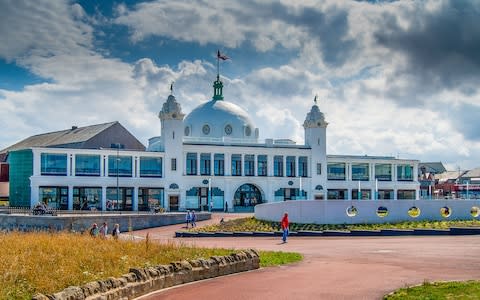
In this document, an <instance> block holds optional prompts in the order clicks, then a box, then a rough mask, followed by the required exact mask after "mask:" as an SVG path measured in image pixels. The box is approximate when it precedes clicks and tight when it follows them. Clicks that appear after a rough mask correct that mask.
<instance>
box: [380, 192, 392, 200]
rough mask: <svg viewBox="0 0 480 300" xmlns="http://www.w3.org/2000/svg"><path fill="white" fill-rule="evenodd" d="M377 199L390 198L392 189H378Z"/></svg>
mask: <svg viewBox="0 0 480 300" xmlns="http://www.w3.org/2000/svg"><path fill="white" fill-rule="evenodd" d="M377 199H379V200H392V199H393V190H378V196H377Z"/></svg>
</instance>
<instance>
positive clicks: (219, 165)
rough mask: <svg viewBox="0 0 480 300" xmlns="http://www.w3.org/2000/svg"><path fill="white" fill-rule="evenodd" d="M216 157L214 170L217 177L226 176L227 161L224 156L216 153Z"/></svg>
mask: <svg viewBox="0 0 480 300" xmlns="http://www.w3.org/2000/svg"><path fill="white" fill-rule="evenodd" d="M213 157H214V168H215V176H223V175H225V159H224V155H223V154H220V153H215V155H214V156H213Z"/></svg>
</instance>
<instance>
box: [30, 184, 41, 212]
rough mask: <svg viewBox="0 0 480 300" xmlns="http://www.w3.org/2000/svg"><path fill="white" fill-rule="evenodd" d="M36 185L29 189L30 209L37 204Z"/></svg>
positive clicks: (37, 191)
mask: <svg viewBox="0 0 480 300" xmlns="http://www.w3.org/2000/svg"><path fill="white" fill-rule="evenodd" d="M38 193H39V190H38V185H32V186H31V187H30V199H31V200H30V208H33V207H34V206H35V205H36V204H37V203H38Z"/></svg>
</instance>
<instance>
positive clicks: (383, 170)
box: [375, 164, 392, 181]
mask: <svg viewBox="0 0 480 300" xmlns="http://www.w3.org/2000/svg"><path fill="white" fill-rule="evenodd" d="M375 179H378V181H391V180H392V165H390V164H376V165H375Z"/></svg>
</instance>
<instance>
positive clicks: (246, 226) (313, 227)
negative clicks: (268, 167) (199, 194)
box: [190, 217, 480, 232]
mask: <svg viewBox="0 0 480 300" xmlns="http://www.w3.org/2000/svg"><path fill="white" fill-rule="evenodd" d="M450 227H480V221H479V220H469V221H412V222H401V223H392V224H390V223H386V224H336V225H331V224H300V223H290V231H299V230H310V231H323V230H380V229H416V228H417V229H421V228H431V229H447V228H450ZM190 231H194V232H216V231H224V232H233V231H280V222H269V221H261V220H257V219H255V218H254V217H250V218H241V219H234V220H229V221H226V222H224V223H223V224H213V225H207V226H203V227H198V228H194V229H190Z"/></svg>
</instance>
